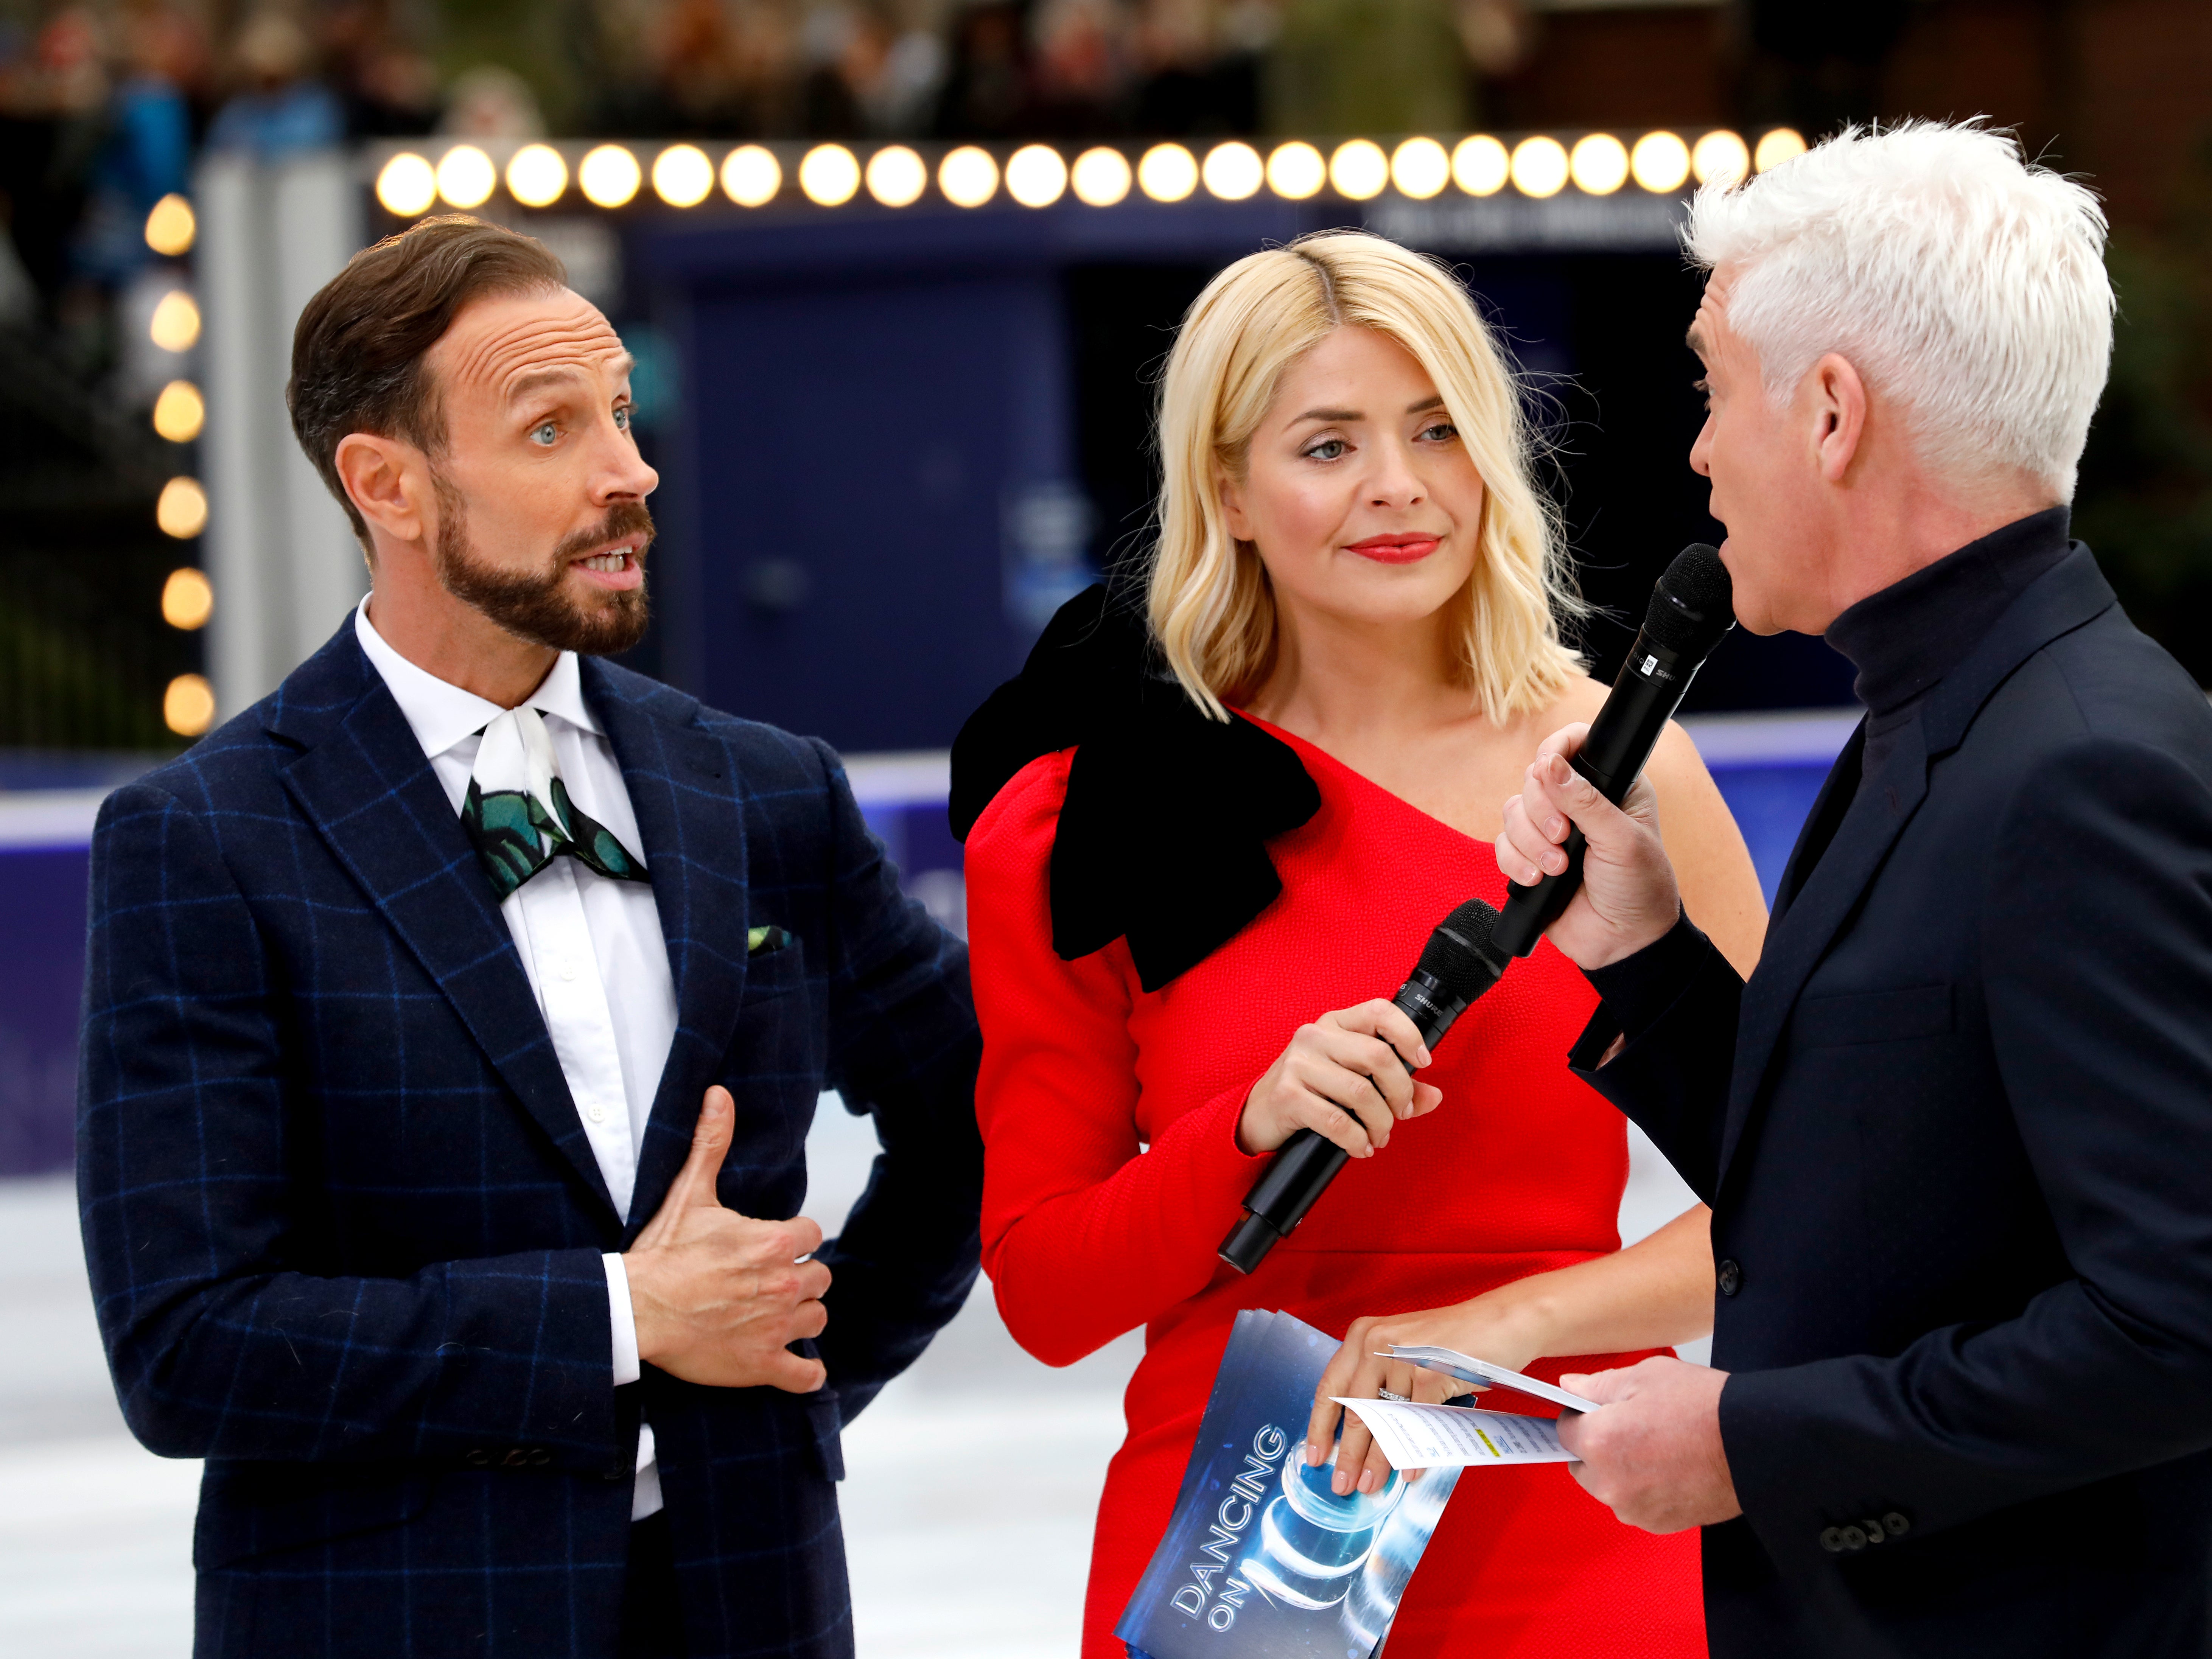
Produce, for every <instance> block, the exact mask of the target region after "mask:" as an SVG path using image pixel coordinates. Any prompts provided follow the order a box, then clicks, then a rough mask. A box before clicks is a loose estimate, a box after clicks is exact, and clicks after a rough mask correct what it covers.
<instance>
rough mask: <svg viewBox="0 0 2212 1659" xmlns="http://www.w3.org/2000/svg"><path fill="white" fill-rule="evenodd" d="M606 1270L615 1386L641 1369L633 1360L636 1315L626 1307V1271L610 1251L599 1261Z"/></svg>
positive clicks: (632, 1378) (628, 1380)
mask: <svg viewBox="0 0 2212 1659" xmlns="http://www.w3.org/2000/svg"><path fill="white" fill-rule="evenodd" d="M599 1261H600V1263H601V1265H603V1266H604V1267H605V1268H606V1270H607V1324H608V1326H609V1328H611V1330H612V1331H613V1332H614V1374H615V1387H617V1388H618V1389H619V1388H621V1387H622V1386H623V1384H624V1383H635V1382H636V1381H637V1380H638V1378H639V1377H640V1376H643V1375H644V1372H645V1366H644V1364H643V1362H641V1360H640V1359H639V1358H638V1357H637V1316H636V1314H635V1313H634V1312H632V1311H631V1309H630V1305H629V1268H627V1267H624V1266H623V1259H622V1257H621V1256H619V1255H616V1254H615V1253H614V1252H613V1251H611V1250H610V1251H609V1252H607V1254H605V1255H602V1256H601V1257H600V1258H599Z"/></svg>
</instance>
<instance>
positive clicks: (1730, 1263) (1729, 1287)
mask: <svg viewBox="0 0 2212 1659" xmlns="http://www.w3.org/2000/svg"><path fill="white" fill-rule="evenodd" d="M1715 1279H1716V1282H1717V1284H1718V1285H1719V1286H1720V1292H1721V1294H1722V1295H1723V1296H1734V1295H1735V1293H1736V1292H1737V1291H1740V1290H1741V1289H1742V1288H1743V1269H1742V1268H1741V1267H1739V1266H1738V1265H1737V1264H1736V1261H1735V1258H1734V1257H1733V1256H1730V1257H1727V1258H1724V1259H1723V1261H1722V1262H1721V1267H1720V1272H1719V1273H1717V1275H1715Z"/></svg>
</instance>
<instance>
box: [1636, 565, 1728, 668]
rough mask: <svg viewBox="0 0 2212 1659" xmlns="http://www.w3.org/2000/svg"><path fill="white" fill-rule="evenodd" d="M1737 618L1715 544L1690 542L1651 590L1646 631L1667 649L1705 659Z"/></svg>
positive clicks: (1724, 568) (1724, 567) (1726, 577)
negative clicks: (1712, 546) (1712, 545)
mask: <svg viewBox="0 0 2212 1659" xmlns="http://www.w3.org/2000/svg"><path fill="white" fill-rule="evenodd" d="M1734 626H1735V582H1734V581H1733V580H1730V579H1729V570H1728V567H1727V566H1726V565H1724V564H1723V563H1722V562H1721V556H1720V553H1719V550H1717V549H1715V548H1711V547H1708V546H1706V545H1705V543H1703V542H1692V543H1691V544H1689V545H1688V546H1687V547H1686V548H1684V549H1683V550H1681V551H1680V553H1677V554H1676V555H1675V556H1674V563H1672V564H1670V565H1668V567H1667V568H1666V570H1665V571H1664V572H1663V573H1662V574H1661V576H1660V578H1659V582H1658V585H1657V586H1655V587H1654V588H1653V589H1652V590H1651V607H1650V610H1648V611H1645V612H1644V632H1645V633H1647V634H1649V635H1650V636H1651V637H1652V638H1653V639H1654V640H1656V641H1658V642H1659V643H1660V644H1661V645H1663V646H1665V647H1667V648H1668V650H1669V651H1674V652H1686V653H1690V654H1691V655H1693V656H1695V657H1697V658H1698V659H1700V660H1703V659H1704V657H1705V653H1706V652H1708V651H1710V650H1711V649H1712V648H1713V647H1714V646H1716V645H1717V644H1719V643H1720V638H1721V635H1723V634H1725V633H1727V632H1728V631H1729V629H1730V628H1732V627H1734Z"/></svg>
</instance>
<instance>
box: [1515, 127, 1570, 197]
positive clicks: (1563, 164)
mask: <svg viewBox="0 0 2212 1659" xmlns="http://www.w3.org/2000/svg"><path fill="white" fill-rule="evenodd" d="M1566 182H1567V152H1566V151H1565V149H1561V148H1560V146H1559V140H1558V139H1556V138H1546V137H1541V136H1539V137H1534V138H1523V139H1522V141H1521V142H1520V143H1517V144H1516V145H1514V146H1513V188H1514V189H1516V190H1517V191H1520V192H1521V193H1522V195H1523V196H1532V197H1535V198H1536V199H1537V200H1538V201H1541V200H1542V199H1543V198H1544V197H1547V196H1557V195H1558V194H1559V191H1560V190H1561V188H1562V187H1563V186H1565V184H1566Z"/></svg>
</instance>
